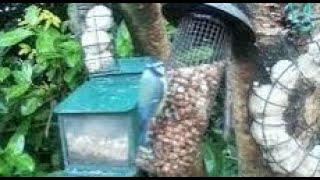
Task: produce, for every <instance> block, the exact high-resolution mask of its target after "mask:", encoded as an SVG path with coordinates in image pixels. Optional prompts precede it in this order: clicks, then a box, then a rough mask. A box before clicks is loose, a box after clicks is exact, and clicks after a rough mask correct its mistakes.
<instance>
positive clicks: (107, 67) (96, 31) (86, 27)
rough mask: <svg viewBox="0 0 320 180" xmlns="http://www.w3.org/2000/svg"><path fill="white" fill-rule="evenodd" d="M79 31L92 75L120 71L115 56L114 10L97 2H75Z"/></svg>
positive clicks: (86, 62) (87, 64) (87, 65)
mask: <svg viewBox="0 0 320 180" xmlns="http://www.w3.org/2000/svg"><path fill="white" fill-rule="evenodd" d="M75 12H76V18H74V19H73V21H76V20H78V21H79V22H80V25H79V26H78V31H76V32H78V33H79V35H80V37H81V44H82V47H83V49H84V53H85V65H86V67H87V69H88V71H89V73H90V75H91V76H100V75H105V74H108V73H111V72H114V71H119V65H118V62H117V60H116V59H115V58H114V39H113V37H114V28H113V26H114V21H113V14H112V10H111V9H110V8H108V7H106V6H104V5H101V4H95V3H89V4H86V3H80V4H75ZM73 23H75V22H73Z"/></svg>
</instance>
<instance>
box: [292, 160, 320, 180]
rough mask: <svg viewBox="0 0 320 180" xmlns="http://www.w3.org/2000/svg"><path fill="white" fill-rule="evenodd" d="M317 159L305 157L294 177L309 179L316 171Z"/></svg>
mask: <svg viewBox="0 0 320 180" xmlns="http://www.w3.org/2000/svg"><path fill="white" fill-rule="evenodd" d="M318 162H319V159H318V158H316V157H312V156H307V157H306V158H305V160H303V161H302V163H301V165H300V166H299V167H298V169H297V170H296V171H295V175H297V176H303V177H311V176H313V175H314V173H315V171H316V170H317V165H318Z"/></svg>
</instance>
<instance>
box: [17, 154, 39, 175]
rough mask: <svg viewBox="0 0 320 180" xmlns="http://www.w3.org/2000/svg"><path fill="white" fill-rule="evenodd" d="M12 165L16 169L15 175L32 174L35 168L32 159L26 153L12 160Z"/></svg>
mask: <svg viewBox="0 0 320 180" xmlns="http://www.w3.org/2000/svg"><path fill="white" fill-rule="evenodd" d="M14 164H15V167H16V173H17V174H20V173H25V172H33V171H34V168H35V163H34V161H33V159H32V157H31V156H30V155H28V154H26V153H23V154H21V155H19V156H17V157H16V158H15V159H14Z"/></svg>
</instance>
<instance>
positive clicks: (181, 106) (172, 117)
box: [137, 3, 254, 176]
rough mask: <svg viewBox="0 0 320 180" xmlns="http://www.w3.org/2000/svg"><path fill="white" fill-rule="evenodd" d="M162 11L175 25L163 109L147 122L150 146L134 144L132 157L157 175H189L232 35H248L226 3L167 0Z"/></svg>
mask: <svg viewBox="0 0 320 180" xmlns="http://www.w3.org/2000/svg"><path fill="white" fill-rule="evenodd" d="M163 14H164V15H165V17H166V18H167V20H168V21H169V22H171V23H173V24H174V25H176V26H177V27H178V29H177V31H176V34H174V36H173V42H172V48H171V54H170V56H169V59H168V60H167V61H166V62H165V67H166V81H167V82H166V83H167V91H166V97H165V100H164V103H163V108H162V110H161V113H159V114H158V115H156V117H155V118H154V121H153V124H152V125H151V127H150V129H151V133H150V134H151V137H152V143H151V149H143V148H141V149H139V150H140V151H139V153H138V158H137V160H138V161H137V162H138V164H139V166H140V167H142V168H143V169H145V170H147V171H149V172H151V173H154V174H157V175H159V176H193V175H195V174H194V169H195V167H194V166H195V165H196V163H197V159H198V157H199V153H200V152H201V150H200V148H201V147H200V144H201V143H200V142H201V137H202V135H203V133H204V132H205V130H206V128H207V126H208V123H209V120H208V117H209V115H210V109H211V108H210V107H211V105H212V100H213V98H214V96H215V94H216V92H217V90H218V87H219V81H220V80H221V77H222V74H223V71H224V66H225V63H226V62H227V61H228V60H229V59H230V58H231V43H232V39H235V38H236V37H239V36H241V39H242V40H244V39H245V40H248V41H253V40H254V36H252V34H253V32H252V29H251V26H250V23H249V21H248V19H247V18H246V16H245V15H244V14H243V13H242V12H241V11H240V10H238V9H237V8H236V7H234V6H233V5H231V4H229V3H217V4H214V3H204V4H200V3H198V4H196V3H194V4H176V3H167V4H165V5H164V6H163ZM235 24H237V26H235ZM231 27H232V28H231ZM233 27H237V28H233ZM231 29H237V30H236V31H232V30H231ZM244 37H246V38H244Z"/></svg>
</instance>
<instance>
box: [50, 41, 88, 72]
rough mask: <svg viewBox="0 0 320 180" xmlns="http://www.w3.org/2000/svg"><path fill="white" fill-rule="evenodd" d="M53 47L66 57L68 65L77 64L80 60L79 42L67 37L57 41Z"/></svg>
mask: <svg viewBox="0 0 320 180" xmlns="http://www.w3.org/2000/svg"><path fill="white" fill-rule="evenodd" d="M55 48H56V49H57V50H58V51H59V52H60V53H61V54H62V55H63V57H64V58H65V59H66V63H67V64H68V66H69V67H75V66H77V65H78V64H79V63H80V62H81V60H82V53H81V50H82V48H81V45H80V43H79V42H77V41H74V40H72V39H68V40H67V41H65V42H57V43H56V46H55Z"/></svg>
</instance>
